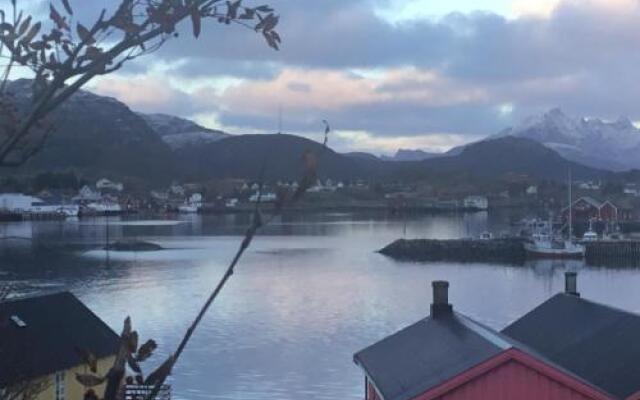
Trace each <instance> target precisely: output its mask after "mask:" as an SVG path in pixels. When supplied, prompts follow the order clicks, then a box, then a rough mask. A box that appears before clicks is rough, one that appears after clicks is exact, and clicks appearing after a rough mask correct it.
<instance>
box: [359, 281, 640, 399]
mask: <svg viewBox="0 0 640 400" xmlns="http://www.w3.org/2000/svg"><path fill="white" fill-rule="evenodd" d="M565 279H566V281H565V291H564V293H560V294H557V295H555V296H554V297H552V298H551V299H549V300H548V301H546V302H545V303H543V304H542V305H540V306H539V307H537V308H535V309H534V310H533V311H531V312H530V313H528V314H526V315H525V316H523V317H522V318H520V319H518V320H517V321H515V322H514V323H512V324H511V325H509V326H508V327H506V328H505V329H504V330H503V331H502V332H497V331H495V330H493V329H491V328H489V327H487V326H485V325H483V324H481V323H479V322H477V321H474V320H473V319H472V318H469V317H467V316H465V315H464V314H462V313H459V312H456V311H454V310H453V307H452V305H451V304H449V301H448V286H449V284H448V282H444V281H436V282H433V284H432V285H433V303H432V304H431V310H430V315H429V316H428V317H426V318H424V319H422V320H420V321H418V322H416V323H415V324H413V325H410V326H408V327H406V328H404V329H402V330H400V331H398V332H396V333H394V334H392V335H391V336H388V337H386V338H384V339H382V340H380V341H379V342H377V343H375V344H373V345H371V346H369V347H367V348H365V349H364V350H362V351H360V352H358V353H356V354H355V355H354V362H355V363H356V364H357V365H358V366H359V367H360V368H362V370H363V372H364V376H365V399H366V400H436V399H438V400H444V399H447V400H455V399H461V400H462V399H464V400H483V399H497V400H500V399H504V400H507V399H524V400H534V399H536V400H557V399H581V400H586V399H593V400H595V399H601V400H604V399H611V400H613V399H628V400H632V399H638V398H640V347H638V346H637V338H638V336H640V316H638V315H636V314H633V313H630V312H626V311H623V310H618V309H615V308H612V307H609V306H606V305H601V304H598V303H595V302H592V301H589V300H585V299H582V298H581V297H580V295H579V293H578V292H577V285H576V274H575V273H567V274H566V278H565Z"/></svg>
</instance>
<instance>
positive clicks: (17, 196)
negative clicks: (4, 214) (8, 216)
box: [0, 193, 42, 212]
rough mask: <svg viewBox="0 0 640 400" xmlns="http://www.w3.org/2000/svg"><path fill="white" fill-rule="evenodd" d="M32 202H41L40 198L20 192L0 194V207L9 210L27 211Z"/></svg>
mask: <svg viewBox="0 0 640 400" xmlns="http://www.w3.org/2000/svg"><path fill="white" fill-rule="evenodd" d="M33 203H42V199H40V198H38V197H33V196H27V195H25V194H22V193H2V194H0V209H3V210H7V211H10V212H28V211H29V210H30V209H31V206H32V205H33Z"/></svg>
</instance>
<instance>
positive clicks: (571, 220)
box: [569, 169, 573, 241]
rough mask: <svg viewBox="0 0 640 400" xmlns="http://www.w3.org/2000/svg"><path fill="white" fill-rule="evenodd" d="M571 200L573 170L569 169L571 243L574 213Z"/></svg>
mask: <svg viewBox="0 0 640 400" xmlns="http://www.w3.org/2000/svg"><path fill="white" fill-rule="evenodd" d="M571 200H572V196H571V169H569V241H571V240H572V237H573V211H572V201H571Z"/></svg>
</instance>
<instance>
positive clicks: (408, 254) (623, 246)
mask: <svg viewBox="0 0 640 400" xmlns="http://www.w3.org/2000/svg"><path fill="white" fill-rule="evenodd" d="M524 243H525V240H524V239H522V238H507V239H489V240H480V239H451V240H437V239H398V240H396V241H395V242H393V243H391V244H389V245H388V246H386V247H384V248H383V249H381V250H379V251H378V252H379V253H380V254H384V255H386V256H388V257H391V258H393V259H396V260H401V261H415V262H428V261H445V262H446V261H450V262H464V263H473V262H483V263H501V264H523V263H524V262H525V261H526V260H527V254H526V252H525V249H524ZM584 260H585V263H586V264H587V265H593V266H603V267H613V268H621V267H630V266H631V267H640V241H633V240H616V241H597V242H590V243H586V244H585V258H584Z"/></svg>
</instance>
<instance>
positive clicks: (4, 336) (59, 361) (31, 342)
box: [0, 292, 119, 386]
mask: <svg viewBox="0 0 640 400" xmlns="http://www.w3.org/2000/svg"><path fill="white" fill-rule="evenodd" d="M13 316H15V317H17V318H19V320H16V321H23V322H24V323H25V324H26V326H24V327H20V326H18V323H16V321H14V320H12V317H13ZM14 319H15V318H14ZM118 343H119V336H118V335H117V334H116V333H115V332H114V331H113V330H111V328H109V327H108V326H107V325H106V324H105V323H104V322H102V320H100V318H98V317H97V316H96V315H95V314H94V313H93V312H92V311H91V310H90V309H89V308H87V307H86V306H85V305H84V304H82V302H81V301H80V300H78V299H77V298H76V297H75V296H74V295H73V294H71V293H69V292H63V293H56V294H51V295H46V296H38V297H31V298H25V299H19V300H11V301H7V302H3V303H0V386H2V385H3V384H8V383H14V382H16V381H19V380H22V379H29V378H35V377H38V376H42V375H46V374H50V373H52V372H54V371H60V370H64V369H68V368H70V367H73V366H76V365H79V364H81V363H82V359H81V357H80V355H79V354H78V350H77V349H85V350H88V351H90V352H91V353H93V354H94V355H95V356H96V357H98V358H102V357H106V356H109V355H112V354H115V353H116V352H117V350H118Z"/></svg>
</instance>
